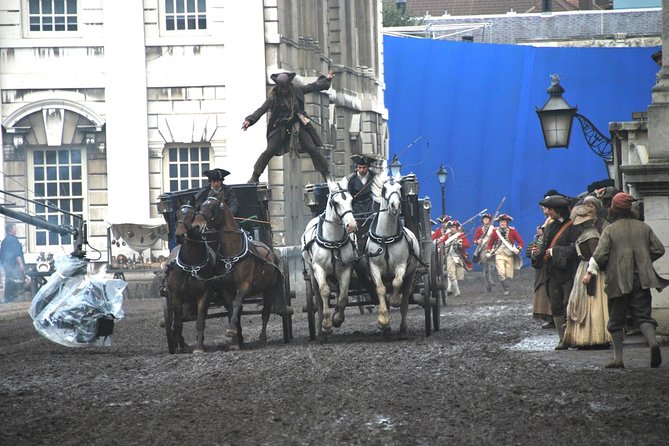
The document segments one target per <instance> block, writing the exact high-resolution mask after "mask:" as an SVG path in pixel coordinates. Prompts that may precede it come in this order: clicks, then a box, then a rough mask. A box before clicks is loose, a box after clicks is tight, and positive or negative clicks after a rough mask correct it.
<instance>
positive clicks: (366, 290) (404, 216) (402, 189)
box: [303, 174, 444, 340]
mask: <svg viewBox="0 0 669 446" xmlns="http://www.w3.org/2000/svg"><path fill="white" fill-rule="evenodd" d="M385 181H386V183H384V184H383V185H381V184H379V185H377V188H379V189H380V191H377V192H378V193H379V194H380V199H381V202H382V211H381V212H379V213H376V217H375V216H374V215H370V216H369V220H368V218H367V217H365V216H362V217H361V216H356V220H357V229H358V234H357V237H358V238H362V239H363V240H366V239H367V238H368V237H371V238H372V241H371V242H368V243H366V246H367V248H366V249H368V252H367V253H362V254H361V251H362V249H360V248H359V249H357V250H355V252H356V253H355V254H354V257H355V258H354V259H350V260H348V261H347V262H348V263H351V262H352V263H354V267H353V268H351V269H352V270H354V271H355V273H353V274H351V278H350V280H348V281H346V280H345V282H346V284H345V286H346V285H347V286H348V288H347V290H346V291H347V293H346V294H347V296H345V297H343V300H342V299H341V298H332V296H329V297H328V300H327V304H328V305H326V300H325V299H322V303H321V298H320V297H319V295H321V294H323V293H322V292H321V289H320V288H319V289H316V290H315V289H314V287H315V285H318V284H319V283H320V281H316V280H313V279H315V278H314V277H312V272H313V271H314V268H313V265H311V262H310V261H309V260H310V256H312V254H309V256H307V257H306V259H307V261H305V269H304V272H303V275H304V279H305V281H306V302H305V306H304V308H303V311H304V312H306V313H307V318H308V324H309V338H310V340H314V339H315V338H316V336H317V334H318V333H317V332H319V333H320V332H322V331H323V332H326V333H327V331H328V330H329V324H330V322H329V321H327V311H328V308H329V307H330V306H331V305H334V307H335V308H336V311H335V315H334V318H333V323H334V326H338V324H341V322H342V321H343V306H359V307H360V308H363V307H364V306H370V305H376V304H378V303H379V299H378V298H376V296H375V295H374V294H375V289H376V287H375V286H374V285H373V284H374V283H377V282H375V281H374V277H372V274H371V272H373V270H374V268H373V267H372V266H370V264H371V263H373V261H374V259H375V258H376V259H379V260H380V262H381V264H384V259H385V265H388V266H389V262H391V259H389V255H390V254H389V253H391V250H392V249H393V246H392V245H394V244H395V243H396V242H397V241H400V240H404V241H405V242H406V243H399V245H402V246H404V247H405V249H407V251H406V257H408V258H410V260H413V263H414V265H413V267H415V269H413V268H412V273H411V274H408V275H406V276H404V281H403V283H402V284H401V288H402V290H404V291H405V292H406V294H408V302H400V301H399V300H397V297H398V296H397V294H396V293H395V294H394V295H393V296H392V297H391V298H390V300H392V299H393V298H395V299H396V300H397V301H396V302H390V303H391V305H392V306H399V307H400V308H401V312H402V313H403V314H402V324H401V325H400V332H402V331H405V330H406V326H405V325H404V316H405V314H406V303H410V304H417V305H420V306H422V307H423V309H424V311H425V335H426V336H429V335H430V334H431V333H432V330H433V329H434V330H435V331H437V330H439V328H440V320H439V315H440V299H439V297H440V293H443V292H444V290H443V286H442V276H443V266H442V264H441V261H442V260H441V256H438V255H437V251H436V247H435V245H434V244H433V242H432V236H431V235H432V231H431V221H430V208H431V203H430V201H429V199H427V198H426V199H420V198H418V181H417V179H416V176H415V175H413V174H411V175H407V176H405V177H402V178H401V179H399V180H398V181H395V180H394V179H392V178H388V177H386V180H385ZM343 188H344V185H343V184H341V185H339V190H337V188H336V187H333V185H332V184H328V183H319V184H309V185H306V186H305V188H304V198H305V204H306V205H307V206H309V208H310V210H311V212H312V215H313V216H314V220H312V222H314V221H315V220H316V217H318V218H319V219H320V220H321V221H328V219H329V218H332V219H334V220H337V218H336V215H337V213H339V216H343V214H342V212H341V211H335V212H334V213H333V211H332V209H331V208H333V207H336V206H341V204H337V203H336V202H335V201H334V196H336V194H342V191H343V190H344V189H343ZM393 188H396V189H393ZM344 195H345V194H344ZM348 195H349V197H350V194H348ZM384 195H385V196H384ZM393 195H395V198H393ZM397 198H399V209H400V210H401V211H400V212H399V215H398V216H396V217H395V220H391V221H393V223H392V225H395V226H394V227H392V228H391V229H392V231H391V232H393V231H395V233H394V235H393V234H389V235H378V236H375V235H374V234H372V232H373V230H372V231H370V230H369V228H370V226H371V227H372V228H377V227H378V226H380V225H381V223H379V221H377V220H379V219H381V218H383V217H385V216H386V215H387V216H390V218H391V219H392V216H391V214H393V213H394V212H393V211H392V206H391V204H390V203H391V202H392V201H393V200H394V199H397ZM384 206H385V207H384ZM384 209H385V210H384ZM328 212H330V215H333V217H328ZM348 212H350V211H348ZM400 216H401V217H400ZM367 220H368V221H367ZM370 221H371V224H369V222H370ZM400 221H401V223H400ZM323 225H324V224H323ZM402 227H404V228H407V229H409V230H410V231H411V233H412V234H413V235H415V239H414V238H413V235H408V234H407V233H406V231H404V230H403V229H402ZM395 228H397V229H396V230H395ZM312 232H313V235H311V236H310V235H308V234H309V229H307V232H305V238H306V239H309V238H311V239H312V240H311V242H310V241H309V240H303V245H304V244H305V242H306V243H307V246H314V245H316V244H319V245H321V246H324V247H325V249H327V247H328V246H329V247H330V248H331V251H332V250H333V249H334V250H335V251H336V252H337V253H339V254H334V253H333V254H332V265H333V267H334V266H336V265H335V263H337V264H338V265H341V266H344V265H345V264H346V263H347V262H344V261H342V258H343V257H344V253H343V252H342V249H343V248H344V243H346V242H345V239H342V240H341V241H340V242H338V243H337V242H335V243H333V242H330V243H329V245H328V243H327V242H326V243H323V242H322V240H321V242H319V240H318V239H319V237H320V238H321V239H325V238H326V237H324V236H323V234H322V232H323V229H316V228H314V229H312ZM316 233H318V234H316ZM335 238H337V239H338V238H339V237H335ZM309 243H312V245H309ZM370 245H371V246H373V247H372V248H369V246H370ZM370 249H371V251H370ZM418 252H419V254H417V253H418ZM412 257H413V259H411V258H412ZM360 262H364V264H363V265H361V264H360ZM334 269H335V268H332V270H334ZM340 269H341V268H340ZM377 270H378V269H377ZM402 271H404V270H402ZM350 273H351V272H350V271H349V273H347V274H350ZM387 273H388V271H386V274H387ZM363 274H367V275H368V277H360V276H362V275H363ZM334 275H335V276H336V275H337V274H336V273H335V274H334ZM332 279H333V277H330V282H331V283H332V285H333V286H334V288H335V289H336V290H338V291H341V290H340V288H341V287H340V286H339V284H337V283H334V282H337V280H336V278H335V280H332ZM370 284H372V285H371V287H370ZM396 284H397V283H396ZM388 287H389V288H391V285H390V284H388ZM370 291H371V292H370ZM326 293H327V294H329V288H328V287H326ZM376 295H378V293H376ZM384 295H385V292H384ZM348 296H353V297H354V299H351V300H349V299H348ZM342 302H343V304H342ZM324 307H325V309H326V323H327V324H328V326H327V327H326V328H325V330H323V326H322V325H321V324H322V319H323V317H322V315H321V313H322V312H323V308H324ZM385 308H386V305H385V303H384V304H383V305H381V306H380V312H381V311H386V310H385ZM361 312H362V311H361ZM317 316H319V319H320V320H318V321H317V319H316V317H317ZM384 317H385V318H386V319H387V314H386V316H384ZM403 325H404V326H403ZM379 326H380V328H381V329H382V330H388V329H389V326H388V324H387V323H383V322H382V320H381V319H380V320H379Z"/></svg>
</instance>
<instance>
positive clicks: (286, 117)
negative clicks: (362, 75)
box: [242, 71, 334, 183]
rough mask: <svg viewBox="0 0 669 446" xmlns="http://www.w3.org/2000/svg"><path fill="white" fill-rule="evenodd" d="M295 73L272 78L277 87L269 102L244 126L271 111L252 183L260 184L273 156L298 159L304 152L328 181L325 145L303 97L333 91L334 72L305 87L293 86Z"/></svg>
mask: <svg viewBox="0 0 669 446" xmlns="http://www.w3.org/2000/svg"><path fill="white" fill-rule="evenodd" d="M294 77H295V73H275V74H273V75H271V76H270V78H271V79H272V80H273V81H274V84H275V85H274V87H273V88H272V90H271V91H270V92H269V96H268V97H267V100H266V101H265V102H264V103H263V104H262V105H261V106H260V108H259V109H257V110H256V111H255V112H253V113H252V114H250V115H248V116H247V117H246V119H245V120H244V123H243V124H242V129H243V130H246V129H248V128H249V127H250V126H252V125H253V124H255V123H256V122H258V120H259V119H260V117H261V116H262V115H264V114H265V113H267V112H268V111H269V112H270V116H269V121H268V122H267V148H266V149H265V151H264V152H263V153H261V154H260V156H259V157H258V160H257V161H256V163H255V165H254V166H253V174H252V175H251V178H250V179H249V181H248V182H249V183H257V182H258V179H259V178H260V175H261V174H262V173H263V171H264V170H265V168H266V167H267V164H268V163H269V161H270V160H271V159H272V157H273V156H282V155H285V154H286V153H288V152H291V156H295V157H296V156H297V155H298V152H299V151H300V150H301V151H303V152H306V153H307V154H308V155H309V156H310V157H311V161H312V162H313V163H314V168H315V169H316V170H317V171H319V172H320V173H321V175H323V178H325V179H328V177H329V176H330V166H329V165H328V161H327V159H325V157H324V156H323V154H322V153H321V152H320V148H321V147H322V146H323V142H322V141H321V138H320V136H319V135H318V132H317V131H316V129H315V128H314V126H313V124H312V123H311V120H310V118H309V115H308V114H307V112H306V111H304V95H305V93H311V92H315V91H321V90H327V89H328V88H330V85H331V83H332V78H333V77H334V73H333V72H332V71H330V72H329V73H328V75H327V76H320V77H319V78H318V79H317V80H316V81H315V82H312V83H310V84H307V85H304V86H298V85H294V84H293V78H294Z"/></svg>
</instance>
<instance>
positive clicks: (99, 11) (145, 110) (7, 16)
mask: <svg viewBox="0 0 669 446" xmlns="http://www.w3.org/2000/svg"><path fill="white" fill-rule="evenodd" d="M380 8H381V2H380V0H363V1H360V2H357V1H356V2H349V1H346V0H317V1H306V0H305V1H299V2H295V1H288V0H285V1H284V0H249V1H244V2H237V1H235V2H232V1H225V0H198V1H194V2H190V1H186V0H143V1H137V0H118V1H117V0H115V1H113V2H112V1H104V0H50V1H47V2H38V1H33V0H6V1H3V2H2V3H0V98H1V102H0V123H2V151H1V155H0V156H1V159H0V166H2V180H1V183H2V188H3V190H5V191H8V192H10V193H13V194H15V195H18V196H21V197H26V198H28V199H31V200H35V201H37V203H30V202H28V203H23V202H21V200H13V199H8V198H7V197H5V198H4V202H3V203H2V204H3V205H4V206H7V207H9V208H12V209H15V210H19V211H22V212H27V213H29V214H33V215H38V216H40V217H43V218H45V219H46V220H48V221H51V222H53V223H59V224H60V223H67V222H68V219H67V218H64V217H63V214H62V213H60V212H57V211H55V210H53V209H50V208H48V207H46V206H44V205H43V202H44V200H45V199H47V200H48V201H49V203H51V204H53V205H55V206H57V207H59V208H61V209H64V210H67V211H70V212H72V213H74V214H76V215H80V216H82V217H83V218H84V219H85V220H86V221H87V222H88V235H89V243H90V245H91V246H92V247H93V248H94V249H97V250H99V251H101V253H102V254H101V258H100V262H106V261H107V260H108V259H107V245H108V240H107V227H108V225H109V223H119V222H149V223H151V222H155V221H156V220H154V219H157V218H160V215H159V214H158V213H157V210H156V206H155V203H156V201H157V197H158V195H160V194H161V193H163V192H167V191H173V190H180V189H185V188H191V187H199V186H200V185H202V184H203V183H202V181H203V179H204V178H203V175H202V171H203V170H205V169H206V168H213V167H223V168H225V169H227V170H229V171H231V172H232V174H231V175H230V176H229V177H228V178H226V183H242V182H244V181H246V179H248V177H249V175H250V173H251V170H252V166H253V162H254V161H255V158H256V157H257V156H258V155H259V154H260V153H261V152H262V151H263V150H264V148H265V144H266V140H265V130H266V125H265V121H264V120H261V121H260V122H258V123H257V124H256V125H255V126H253V127H252V128H250V129H249V130H248V131H246V132H243V131H242V130H241V128H240V127H241V124H242V122H243V120H244V117H245V116H246V115H248V114H250V113H251V112H252V111H253V110H255V109H256V108H257V107H258V106H260V104H262V102H263V101H264V100H265V98H266V94H267V92H268V91H269V89H270V88H271V86H272V85H271V81H270V78H269V76H270V75H271V74H272V73H274V72H277V71H283V70H285V71H294V72H296V73H297V78H296V79H297V81H298V82H311V81H313V80H314V79H315V78H316V77H317V76H318V75H319V74H325V73H327V72H328V71H329V70H332V71H334V72H335V74H336V77H335V80H334V82H333V87H332V88H331V89H330V90H329V91H326V92H322V93H321V94H312V95H308V97H307V100H308V104H307V109H308V110H307V111H308V112H309V113H310V114H311V115H312V116H313V117H314V121H316V122H318V123H319V124H320V131H321V137H322V139H323V141H324V142H325V144H326V151H327V153H328V157H329V158H330V159H331V162H332V166H333V172H335V173H336V174H337V175H338V176H342V175H344V174H346V173H348V172H350V171H351V168H352V166H351V161H350V155H351V154H353V153H375V154H380V155H381V156H385V154H386V153H387V141H388V132H387V128H386V122H387V110H386V109H385V106H384V103H383V91H384V83H383V51H382V40H381V22H380V21H381V13H380ZM356 29H364V30H366V32H362V33H360V32H353V30H356ZM262 180H264V181H267V182H268V183H269V186H270V188H271V189H272V197H273V198H272V201H271V202H270V209H271V216H272V225H273V229H274V234H275V243H276V245H277V246H289V245H292V244H295V243H297V238H298V237H299V234H300V233H301V231H302V229H303V228H304V225H305V224H306V219H307V218H308V217H309V211H308V208H307V207H306V206H305V205H304V204H303V196H302V188H303V186H304V184H306V183H308V182H315V181H320V179H319V176H318V174H317V173H315V172H313V171H312V166H311V162H310V160H309V158H308V157H307V158H300V159H290V157H289V156H285V157H283V158H275V159H273V160H272V162H271V163H270V166H269V169H268V170H267V171H266V174H265V176H264V177H262V178H261V181H262ZM3 218H4V217H3V216H0V220H2V219H3ZM19 236H20V238H21V241H22V242H23V244H24V246H25V248H26V253H27V258H28V260H27V261H28V262H31V261H33V260H34V257H35V256H36V255H37V254H38V253H40V252H50V253H54V254H61V253H63V252H69V251H70V249H69V246H66V245H67V244H68V243H69V240H68V238H67V237H65V238H60V237H58V236H57V235H54V234H53V233H50V232H48V231H45V230H41V229H39V228H35V227H33V226H30V225H25V224H20V225H19ZM147 244H148V242H147ZM165 248H166V245H165V243H163V242H161V241H157V242H155V243H153V244H152V245H150V249H151V251H150V253H149V254H147V255H154V254H158V253H164V252H165ZM120 249H121V251H122V250H123V247H122V246H121V247H120ZM126 254H132V253H130V252H126Z"/></svg>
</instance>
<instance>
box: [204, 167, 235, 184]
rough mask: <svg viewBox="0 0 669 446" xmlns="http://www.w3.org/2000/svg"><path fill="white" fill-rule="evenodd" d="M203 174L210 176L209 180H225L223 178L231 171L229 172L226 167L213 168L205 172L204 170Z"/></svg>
mask: <svg viewBox="0 0 669 446" xmlns="http://www.w3.org/2000/svg"><path fill="white" fill-rule="evenodd" d="M202 175H204V176H205V177H207V178H209V181H213V180H219V181H223V179H224V178H225V177H227V176H228V175H230V172H228V171H227V170H225V169H219V168H216V169H211V170H205V171H204V172H202Z"/></svg>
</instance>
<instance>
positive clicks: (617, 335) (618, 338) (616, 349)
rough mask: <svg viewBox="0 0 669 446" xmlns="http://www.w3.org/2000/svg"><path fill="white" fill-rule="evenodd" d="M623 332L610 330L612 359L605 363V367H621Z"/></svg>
mask: <svg viewBox="0 0 669 446" xmlns="http://www.w3.org/2000/svg"><path fill="white" fill-rule="evenodd" d="M624 338H625V334H624V333H623V331H622V330H618V331H612V332H611V341H612V343H613V361H611V362H609V363H608V364H606V366H605V367H606V368H607V369H623V368H625V365H624V364H623V339H624Z"/></svg>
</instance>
